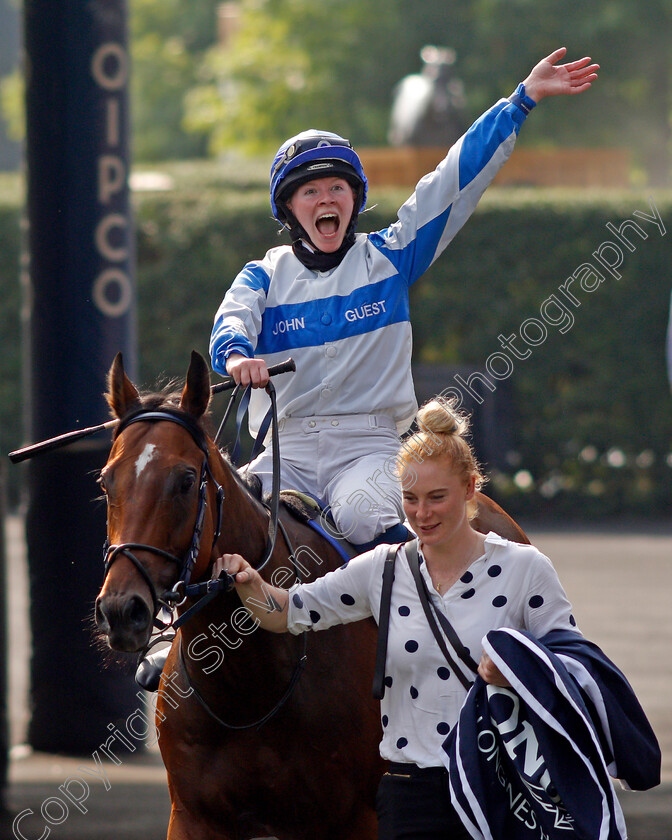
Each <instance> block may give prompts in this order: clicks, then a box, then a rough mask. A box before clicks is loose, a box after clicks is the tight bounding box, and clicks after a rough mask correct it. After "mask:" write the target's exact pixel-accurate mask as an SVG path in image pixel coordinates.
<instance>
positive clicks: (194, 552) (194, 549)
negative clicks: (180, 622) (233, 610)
mask: <svg viewBox="0 0 672 840" xmlns="http://www.w3.org/2000/svg"><path fill="white" fill-rule="evenodd" d="M160 421H168V422H170V423H176V424H177V425H178V426H181V427H182V428H183V429H186V430H187V431H188V432H189V434H190V435H191V437H192V439H193V440H194V442H195V443H196V445H197V446H198V447H199V449H200V450H201V451H202V452H203V456H204V457H203V464H202V466H201V476H200V481H199V491H198V511H197V513H196V522H195V524H194V532H193V535H192V538H191V545H190V546H189V550H188V551H187V553H186V555H185V556H184V558H182V559H181V558H179V557H177V556H176V555H174V554H171V553H170V552H168V551H164V550H163V549H162V548H157V547H156V546H153V545H147V544H145V543H121V544H120V545H110V543H109V540H105V544H104V546H103V561H104V563H105V578H104V580H106V579H107V576H108V574H109V572H110V568H111V567H112V564H113V563H114V562H115V560H117V559H118V558H119V557H120V556H122V555H123V556H124V557H126V558H127V559H128V560H130V561H131V563H132V564H133V565H134V566H135V568H136V569H137V571H138V574H139V575H140V577H141V578H142V579H143V580H144V582H145V583H146V584H147V587H148V588H149V591H150V594H151V596H152V602H153V605H154V611H153V615H154V625H155V627H157V628H159V629H165V628H166V627H168V626H169V625H168V624H166V623H165V622H163V621H161V620H160V619H158V618H157V614H158V612H159V610H160V608H161V607H166V609H168V610H169V611H171V612H172V610H173V609H174V608H175V607H176V606H180V605H181V604H182V603H184V601H185V600H186V587H187V585H188V584H189V580H190V579H191V574H192V572H193V569H194V566H195V564H196V560H197V558H198V555H199V553H200V550H201V536H202V534H203V521H204V519H205V511H206V509H207V506H208V500H207V494H208V479H211V480H212V482H213V483H214V485H215V488H216V491H217V524H216V526H215V532H214V534H213V537H212V544H213V547H214V545H215V543H216V542H217V540H218V538H219V534H220V531H221V527H222V516H223V505H224V488H223V487H222V486H221V484H219V482H218V481H217V479H216V478H215V477H214V475H213V474H212V470H211V469H210V462H209V458H208V445H207V442H206V438H205V434H204V433H203V431H202V429H201V428H200V427H199V426H198V425H197V424H196V423H195V422H194V421H192V420H191V419H190V418H189V417H188V415H185V414H182V413H181V412H178V411H177V410H173V409H170V408H161V409H156V410H146V409H140V410H139V411H136V412H133V413H132V414H129V415H128V416H127V417H125V418H124V419H123V420H122V421H121V422H120V423H119V426H118V427H117V429H116V432H115V436H114V437H115V440H116V438H117V437H119V435H120V434H121V433H122V432H123V431H124V429H126V428H127V427H128V426H130V425H131V424H133V423H139V422H143V423H145V422H147V423H157V422H160ZM135 551H146V552H149V553H150V554H155V555H156V556H157V557H161V558H162V559H164V560H169V561H170V562H171V563H174V564H175V566H176V567H177V568H178V570H179V574H178V580H177V583H175V585H174V586H173V588H172V589H171V590H170V591H169V592H166V593H165V595H164V596H163V597H162V598H160V597H159V596H158V594H157V592H156V587H155V586H154V583H153V581H152V579H151V577H150V576H149V574H148V572H147V570H146V569H145V567H144V566H143V564H142V563H141V562H140V561H139V560H138V558H137V557H136V556H135V554H134V553H133V552H135Z"/></svg>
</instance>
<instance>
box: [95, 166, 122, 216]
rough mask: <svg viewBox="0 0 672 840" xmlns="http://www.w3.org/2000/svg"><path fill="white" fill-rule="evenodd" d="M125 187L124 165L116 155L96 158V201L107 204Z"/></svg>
mask: <svg viewBox="0 0 672 840" xmlns="http://www.w3.org/2000/svg"><path fill="white" fill-rule="evenodd" d="M125 186H126V165H125V164H124V161H123V160H122V159H121V158H120V157H118V156H117V155H101V156H100V157H99V158H98V201H99V202H100V203H101V204H109V203H110V199H111V198H112V196H113V195H115V194H116V193H118V192H121V191H122V190H123V189H124V188H125Z"/></svg>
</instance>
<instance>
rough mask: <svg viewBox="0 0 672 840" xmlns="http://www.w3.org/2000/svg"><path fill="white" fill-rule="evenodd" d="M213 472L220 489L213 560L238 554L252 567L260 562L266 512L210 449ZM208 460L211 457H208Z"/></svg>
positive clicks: (216, 450) (266, 533)
mask: <svg viewBox="0 0 672 840" xmlns="http://www.w3.org/2000/svg"><path fill="white" fill-rule="evenodd" d="M214 452H215V454H214V458H213V473H214V475H215V478H216V479H217V481H219V483H220V484H221V485H222V487H223V488H224V493H225V497H224V504H223V509H222V523H221V533H220V535H219V538H218V540H217V542H216V544H215V546H214V553H215V555H216V556H217V557H220V556H221V555H222V554H224V553H226V554H241V555H242V556H243V557H244V558H245V559H246V560H248V562H250V563H252V565H255V560H256V561H260V560H261V557H262V555H263V551H264V548H265V546H266V543H267V538H268V521H269V520H268V512H267V510H266V508H264V506H263V505H262V504H261V503H260V502H259V501H258V500H257V499H255V498H254V497H253V496H252V494H251V493H250V492H249V491H248V490H247V489H246V488H244V487H243V485H242V482H241V481H240V480H239V479H238V478H237V477H236V476H235V475H234V470H235V468H234V467H233V466H232V465H231V464H230V463H229V462H228V461H227V460H225V458H224V457H223V455H222V454H221V453H220V452H219V450H218V449H216V448H215V450H214ZM211 457H212V456H211Z"/></svg>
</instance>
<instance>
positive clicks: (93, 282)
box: [24, 0, 139, 754]
mask: <svg viewBox="0 0 672 840" xmlns="http://www.w3.org/2000/svg"><path fill="white" fill-rule="evenodd" d="M126 18H127V9H126V2H125V0H58V2H54V0H24V38H25V74H26V120H27V131H26V164H27V221H28V233H27V248H28V257H29V284H28V287H29V294H28V298H29V300H28V301H27V304H28V310H29V321H28V326H27V331H26V336H25V339H26V345H25V351H26V352H25V354H24V357H25V358H26V367H27V370H26V375H27V377H28V382H27V388H26V392H27V393H28V394H29V399H30V409H29V411H28V412H27V416H28V418H29V419H28V423H29V426H30V428H28V429H27V430H26V431H27V437H28V438H29V439H30V440H33V441H37V440H42V439H45V438H49V437H53V436H54V435H58V434H61V433H63V432H67V431H70V430H73V429H77V428H80V427H86V426H90V425H95V424H98V423H102V422H104V421H105V420H107V419H109V417H108V414H107V408H106V405H105V403H104V400H103V396H102V394H103V392H104V390H105V376H106V372H107V370H108V368H109V366H110V364H111V362H112V359H113V357H114V355H115V354H116V353H117V352H118V351H119V350H121V351H122V352H123V353H124V358H125V362H126V363H127V364H128V367H129V369H130V371H131V373H132V374H133V371H134V361H135V358H136V336H135V331H136V330H135V287H134V247H133V242H134V236H133V225H132V217H131V210H130V201H129V189H128V171H129V165H130V153H129V107H128V80H129V70H130V67H129V57H128V46H127V31H126ZM108 451H109V439H107V440H106V439H105V437H103V438H100V439H98V440H97V441H96V440H93V441H92V440H91V439H89V440H87V441H83V442H81V443H80V445H79V446H77V445H75V446H73V447H71V448H69V449H64V450H60V451H58V452H56V453H52V454H50V455H46V456H41V457H37V458H35V459H34V460H32V461H31V462H30V463H29V466H28V496H29V503H28V516H27V541H28V561H29V568H30V584H31V627H32V633H33V647H34V654H33V660H32V664H31V692H32V702H33V714H32V720H31V723H30V728H29V741H30V743H31V744H32V746H33V747H34V748H36V749H41V750H46V751H50V752H66V753H72V754H78V753H87V752H89V751H90V750H91V749H95V747H96V746H97V745H99V744H100V743H101V742H103V741H104V740H105V739H106V738H107V737H108V736H109V732H108V724H110V723H112V722H115V721H117V720H119V719H120V718H122V717H124V716H125V715H128V714H130V713H131V711H133V710H134V708H136V707H137V706H138V702H139V701H138V700H137V698H136V697H135V686H134V684H133V681H132V678H131V677H130V676H129V675H128V673H126V674H124V675H121V674H120V671H119V669H118V668H116V667H113V668H111V669H110V668H106V667H104V666H103V657H102V654H101V653H99V652H98V651H97V650H96V648H95V646H94V644H93V642H92V629H91V627H92V625H91V623H90V622H89V621H88V619H89V617H90V616H91V615H92V610H93V602H94V599H95V596H96V593H97V591H98V589H99V587H100V585H101V583H102V561H101V546H102V543H103V539H104V536H105V511H104V506H103V505H102V504H101V503H100V502H95V501H94V499H95V498H96V497H97V496H98V495H99V491H98V488H97V486H96V484H95V472H96V471H97V470H98V469H100V467H101V466H102V465H103V464H104V463H105V460H106V456H107V452H108Z"/></svg>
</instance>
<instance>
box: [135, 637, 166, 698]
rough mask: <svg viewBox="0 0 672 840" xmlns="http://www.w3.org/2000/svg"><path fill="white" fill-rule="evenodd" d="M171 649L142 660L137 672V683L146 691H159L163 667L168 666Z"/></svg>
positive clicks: (160, 651)
mask: <svg viewBox="0 0 672 840" xmlns="http://www.w3.org/2000/svg"><path fill="white" fill-rule="evenodd" d="M169 653H170V648H169V647H166V648H163V649H162V650H159V651H157V652H156V653H150V654H148V655H147V656H145V658H144V659H142V660H141V662H140V664H139V665H138V668H137V670H136V672H135V681H136V683H137V684H138V685H139V686H140V688H144V689H145V691H158V690H159V682H160V680H161V673H162V671H163V666H164V665H165V664H166V659H168V654H169Z"/></svg>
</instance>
